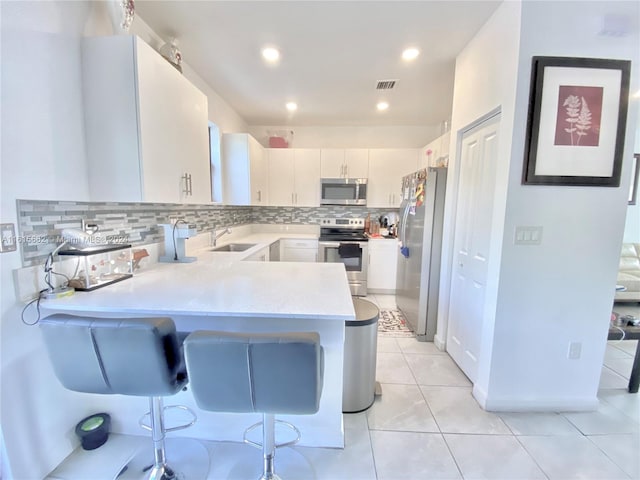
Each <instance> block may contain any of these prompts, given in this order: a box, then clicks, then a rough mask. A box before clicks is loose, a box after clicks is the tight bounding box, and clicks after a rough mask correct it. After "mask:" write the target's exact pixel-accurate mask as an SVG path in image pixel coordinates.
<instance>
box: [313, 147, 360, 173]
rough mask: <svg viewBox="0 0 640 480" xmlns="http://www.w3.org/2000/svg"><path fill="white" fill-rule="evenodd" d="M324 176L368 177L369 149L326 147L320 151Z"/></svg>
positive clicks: (321, 171)
mask: <svg viewBox="0 0 640 480" xmlns="http://www.w3.org/2000/svg"><path fill="white" fill-rule="evenodd" d="M320 165H321V167H320V176H321V177H322V178H367V177H368V176H369V150H368V149H366V148H347V149H343V148H325V149H322V150H321V151H320Z"/></svg>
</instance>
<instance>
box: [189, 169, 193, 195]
mask: <svg viewBox="0 0 640 480" xmlns="http://www.w3.org/2000/svg"><path fill="white" fill-rule="evenodd" d="M189 195H190V196H192V197H193V183H192V181H191V174H189Z"/></svg>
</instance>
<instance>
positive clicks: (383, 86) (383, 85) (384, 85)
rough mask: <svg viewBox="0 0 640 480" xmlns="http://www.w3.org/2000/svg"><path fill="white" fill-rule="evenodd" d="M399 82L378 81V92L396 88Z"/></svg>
mask: <svg viewBox="0 0 640 480" xmlns="http://www.w3.org/2000/svg"><path fill="white" fill-rule="evenodd" d="M396 82H397V80H378V84H377V85H376V90H391V89H392V88H393V87H395V86H396Z"/></svg>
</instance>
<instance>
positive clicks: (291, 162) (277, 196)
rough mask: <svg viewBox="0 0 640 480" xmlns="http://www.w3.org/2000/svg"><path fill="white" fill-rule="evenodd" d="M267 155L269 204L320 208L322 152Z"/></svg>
mask: <svg viewBox="0 0 640 480" xmlns="http://www.w3.org/2000/svg"><path fill="white" fill-rule="evenodd" d="M267 152H268V165H269V167H268V168H269V204H270V205H277V206H297V207H318V206H320V150H318V149H310V148H296V149H289V148H271V149H268V150H267Z"/></svg>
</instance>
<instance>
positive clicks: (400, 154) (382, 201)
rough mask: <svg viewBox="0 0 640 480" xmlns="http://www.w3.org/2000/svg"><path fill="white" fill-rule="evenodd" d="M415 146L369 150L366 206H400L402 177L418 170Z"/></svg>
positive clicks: (417, 151) (417, 153) (417, 152)
mask: <svg viewBox="0 0 640 480" xmlns="http://www.w3.org/2000/svg"><path fill="white" fill-rule="evenodd" d="M419 152H420V150H419V149H417V148H377V149H371V150H369V182H368V184H367V207H374V208H376V207H377V208H388V207H391V208H397V207H399V206H400V190H401V182H402V177H403V176H405V175H407V174H409V173H411V172H415V171H416V170H418V155H419Z"/></svg>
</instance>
